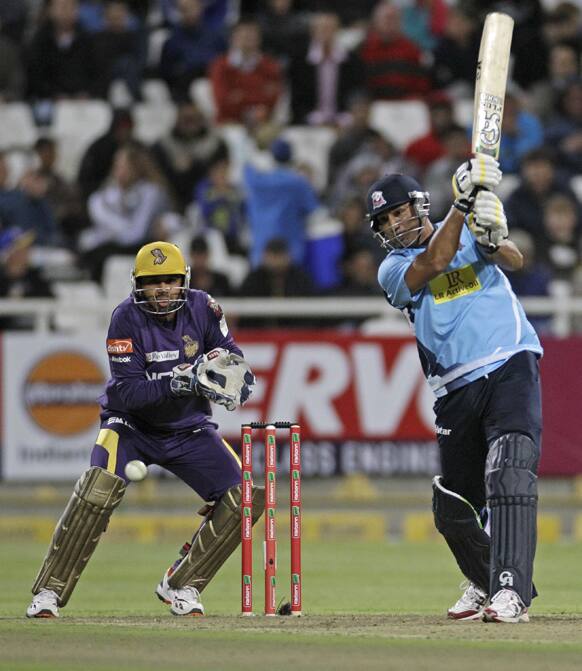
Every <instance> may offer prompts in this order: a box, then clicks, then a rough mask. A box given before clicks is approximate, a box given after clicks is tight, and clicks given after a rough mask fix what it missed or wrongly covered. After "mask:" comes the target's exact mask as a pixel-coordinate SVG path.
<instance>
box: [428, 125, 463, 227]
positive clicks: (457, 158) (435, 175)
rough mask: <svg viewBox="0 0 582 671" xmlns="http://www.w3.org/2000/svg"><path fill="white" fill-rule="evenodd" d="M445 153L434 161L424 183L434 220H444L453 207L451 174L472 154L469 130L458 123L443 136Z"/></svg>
mask: <svg viewBox="0 0 582 671" xmlns="http://www.w3.org/2000/svg"><path fill="white" fill-rule="evenodd" d="M441 141H442V144H443V148H444V155H443V156H441V157H440V158H439V159H438V160H436V161H434V163H432V164H431V165H430V166H429V168H428V169H427V171H426V172H425V174H424V180H423V185H424V188H425V189H426V190H427V191H428V192H429V193H430V214H431V219H432V220H433V221H442V220H443V219H444V218H445V215H446V214H447V212H448V211H449V209H450V207H451V199H452V198H453V189H452V186H451V175H452V174H454V172H455V170H456V169H457V167H458V166H459V165H461V163H462V162H463V161H464V160H466V159H468V158H469V157H470V155H471V143H470V141H469V138H468V136H467V131H466V130H465V129H464V128H462V127H461V126H457V125H456V124H454V125H452V126H450V127H449V128H448V129H447V130H446V131H445V132H444V133H443V134H442V136H441Z"/></svg>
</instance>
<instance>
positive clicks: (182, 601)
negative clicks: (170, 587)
mask: <svg viewBox="0 0 582 671" xmlns="http://www.w3.org/2000/svg"><path fill="white" fill-rule="evenodd" d="M170 612H171V613H172V615H195V616H196V615H198V616H200V615H204V606H203V605H202V602H201V601H200V592H199V591H198V590H197V589H196V587H192V586H191V585H187V586H186V587H180V589H175V590H174V599H173V600H172V605H171V606H170Z"/></svg>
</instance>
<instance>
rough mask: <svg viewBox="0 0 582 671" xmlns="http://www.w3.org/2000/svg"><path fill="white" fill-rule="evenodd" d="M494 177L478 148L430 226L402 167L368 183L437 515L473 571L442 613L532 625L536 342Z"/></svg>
mask: <svg viewBox="0 0 582 671" xmlns="http://www.w3.org/2000/svg"><path fill="white" fill-rule="evenodd" d="M500 180H501V172H500V170H499V165H498V163H497V161H495V159H493V158H492V157H490V156H486V155H482V154H477V155H476V156H475V157H474V158H471V159H470V160H469V161H468V162H466V163H464V164H463V165H462V166H461V167H460V168H459V169H458V170H457V172H456V173H455V175H454V177H453V190H454V193H455V197H456V200H455V201H454V203H453V206H452V207H451V209H450V211H449V213H448V214H447V216H446V217H445V219H444V221H442V222H440V223H438V224H433V223H431V221H430V219H429V216H428V215H429V194H428V193H426V192H424V191H423V190H422V188H421V186H420V185H419V184H418V182H416V180H414V179H412V178H410V177H407V176H405V175H388V176H386V177H384V178H382V179H380V180H379V181H377V182H376V183H375V184H373V185H372V187H371V188H370V190H369V193H368V197H367V210H368V217H369V220H370V224H371V228H372V232H373V234H374V236H375V237H376V238H377V239H378V241H379V242H380V244H381V245H382V246H383V247H384V248H386V249H387V250H388V255H387V256H386V258H385V259H384V261H383V262H382V264H381V265H380V268H379V271H378V280H379V283H380V285H381V287H382V289H383V290H384V293H385V295H386V298H387V300H388V302H389V303H390V304H391V305H393V306H394V307H396V308H398V309H399V310H402V311H403V312H404V314H405V315H406V316H407V318H408V320H409V322H410V324H411V325H412V328H413V330H414V333H415V336H416V340H417V344H418V352H419V355H420V360H421V364H422V367H423V370H424V373H425V375H426V378H427V380H428V383H429V385H430V386H431V388H432V390H433V391H434V393H435V395H436V397H437V398H436V403H435V408H434V409H435V413H436V433H437V440H438V444H439V449H440V458H441V468H442V475H439V476H437V477H435V478H434V480H433V511H434V519H435V524H436V527H437V529H438V530H439V531H440V533H441V534H442V535H443V536H444V538H445V540H446V542H447V544H448V546H449V548H450V549H451V551H452V553H453V555H454V557H455V559H456V561H457V563H458V565H459V568H460V569H461V571H462V572H463V574H464V575H465V577H466V578H467V579H468V581H469V583H468V587H467V588H466V589H465V592H464V594H463V595H462V597H461V598H460V599H459V601H458V602H457V603H456V604H455V605H454V606H453V607H452V608H450V609H449V611H448V615H449V617H450V618H453V619H456V620H475V619H484V620H485V621H490V622H527V621H528V607H529V606H530V603H531V599H532V590H533V587H532V573H533V561H534V554H535V547H536V515H537V498H538V496H537V475H536V474H537V467H538V460H539V456H540V448H541V425H542V420H541V397H540V380H539V367H538V360H539V358H540V356H541V355H542V348H541V346H540V342H539V340H538V338H537V336H536V333H535V331H534V329H533V328H532V326H531V325H530V323H529V322H528V320H527V318H526V316H525V314H524V311H523V308H522V306H521V305H520V303H519V301H518V300H517V298H516V296H515V294H514V293H513V291H512V290H511V287H510V284H509V282H508V280H507V277H506V276H505V275H504V274H503V269H505V270H517V269H519V268H521V266H522V256H521V253H520V252H519V250H518V249H517V247H516V246H515V245H514V244H513V243H512V242H511V241H510V240H508V230H507V222H506V218H505V214H504V211H503V205H502V203H501V201H500V200H499V198H498V197H497V196H496V195H495V194H494V193H493V192H492V191H491V189H493V188H495V187H496V186H497V185H498V184H499V182H500ZM484 525H485V526H484ZM487 531H488V532H489V533H487Z"/></svg>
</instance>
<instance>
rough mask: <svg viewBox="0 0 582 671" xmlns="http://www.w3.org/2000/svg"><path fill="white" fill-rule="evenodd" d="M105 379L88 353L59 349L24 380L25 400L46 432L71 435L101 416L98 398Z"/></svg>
mask: <svg viewBox="0 0 582 671" xmlns="http://www.w3.org/2000/svg"><path fill="white" fill-rule="evenodd" d="M104 382H105V378H104V376H103V372H102V371H101V368H100V367H99V366H98V365H97V364H96V363H95V361H93V360H92V359H90V358H89V357H88V356H87V355H85V354H80V353H78V352H57V353H55V354H48V355H47V356H45V357H44V358H43V359H41V360H40V361H39V362H38V363H37V364H36V365H35V366H34V368H32V370H31V371H30V372H29V374H28V376H27V378H26V382H25V383H24V402H25V404H26V407H27V409H28V412H29V413H30V415H31V417H32V418H33V420H34V421H35V422H36V424H38V426H40V427H41V428H42V429H44V430H45V431H48V432H49V433H55V434H57V435H59V436H71V435H74V434H76V433H82V432H83V431H87V430H88V429H90V428H91V427H92V426H93V424H94V423H95V421H96V420H97V418H98V417H99V403H98V402H97V397H98V396H99V395H100V394H101V393H102V392H103V385H104Z"/></svg>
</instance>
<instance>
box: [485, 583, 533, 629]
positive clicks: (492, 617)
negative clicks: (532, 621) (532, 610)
mask: <svg viewBox="0 0 582 671" xmlns="http://www.w3.org/2000/svg"><path fill="white" fill-rule="evenodd" d="M483 620H485V622H529V615H528V614H527V606H526V605H525V604H524V603H523V601H522V600H521V597H520V596H519V594H518V593H517V592H514V591H513V590H512V589H502V590H499V592H497V593H496V594H494V595H493V597H492V599H491V603H490V604H489V606H488V607H487V608H485V610H484V611H483Z"/></svg>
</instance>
